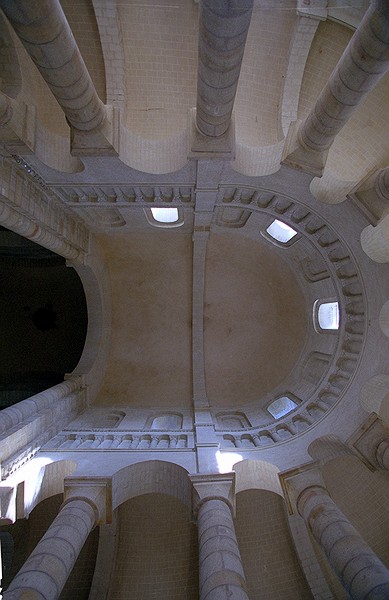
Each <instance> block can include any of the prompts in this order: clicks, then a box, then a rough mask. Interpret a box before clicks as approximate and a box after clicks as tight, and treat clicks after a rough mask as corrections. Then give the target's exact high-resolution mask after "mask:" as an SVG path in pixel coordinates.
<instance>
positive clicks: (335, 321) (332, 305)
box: [317, 302, 339, 329]
mask: <svg viewBox="0 0 389 600" xmlns="http://www.w3.org/2000/svg"><path fill="white" fill-rule="evenodd" d="M317 320H318V322H319V325H320V327H321V328H322V329H339V304H338V302H323V304H320V306H319V310H318V311H317Z"/></svg>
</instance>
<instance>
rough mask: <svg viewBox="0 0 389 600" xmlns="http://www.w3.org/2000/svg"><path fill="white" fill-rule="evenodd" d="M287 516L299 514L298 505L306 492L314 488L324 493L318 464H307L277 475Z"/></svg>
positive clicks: (324, 488)
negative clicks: (286, 507) (287, 512)
mask: <svg viewBox="0 0 389 600" xmlns="http://www.w3.org/2000/svg"><path fill="white" fill-rule="evenodd" d="M279 477H280V482H281V487H282V489H283V492H284V496H285V500H286V503H287V506H288V510H289V514H301V513H300V511H299V505H300V500H301V497H302V495H303V494H304V492H305V491H306V490H312V489H316V488H318V489H319V488H320V489H322V490H323V491H324V492H326V487H325V483H324V480H323V477H322V474H321V472H320V468H319V463H317V462H314V463H308V464H306V465H302V466H301V467H298V468H297V469H291V470H290V471H285V472H284V473H280V474H279Z"/></svg>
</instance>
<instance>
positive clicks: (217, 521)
mask: <svg viewBox="0 0 389 600" xmlns="http://www.w3.org/2000/svg"><path fill="white" fill-rule="evenodd" d="M198 535H199V577H200V600H248V595H247V592H246V580H245V576H244V571H243V566H242V560H241V557H240V552H239V547H238V542H237V539H236V534H235V527H234V522H233V519H232V514H231V508H230V506H229V504H228V501H227V500H226V499H225V498H222V497H220V498H218V497H209V498H205V499H203V500H202V501H201V503H200V506H199V510H198Z"/></svg>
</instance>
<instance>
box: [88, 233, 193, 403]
mask: <svg viewBox="0 0 389 600" xmlns="http://www.w3.org/2000/svg"><path fill="white" fill-rule="evenodd" d="M99 239H100V241H101V244H102V247H103V250H104V252H105V261H106V264H107V266H108V269H109V276H110V280H111V291H112V334H111V348H110V352H109V357H108V364H107V366H106V376H105V379H104V381H103V385H102V388H101V390H100V393H99V395H98V397H97V399H96V404H97V405H98V404H102V405H107V404H109V405H115V406H120V405H122V406H123V405H127V406H128V405H133V406H137V407H138V406H144V407H149V406H156V405H157V406H160V407H167V406H171V405H176V404H177V403H179V405H180V406H182V407H183V408H185V407H190V406H191V402H192V384H191V377H192V371H191V343H192V338H191V322H192V313H191V310H192V304H191V298H192V240H191V235H188V234H181V233H178V234H177V235H169V231H160V230H155V229H154V230H153V231H152V232H151V233H150V234H148V233H144V234H133V235H131V236H128V235H126V234H118V235H114V236H109V235H107V236H103V235H102V236H100V237H99Z"/></svg>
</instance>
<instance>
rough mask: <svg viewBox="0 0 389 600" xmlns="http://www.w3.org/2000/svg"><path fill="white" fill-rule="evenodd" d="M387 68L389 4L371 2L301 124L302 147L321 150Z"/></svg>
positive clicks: (299, 135)
mask: <svg viewBox="0 0 389 600" xmlns="http://www.w3.org/2000/svg"><path fill="white" fill-rule="evenodd" d="M388 67H389V3H388V2H387V0H372V3H371V5H370V8H369V9H368V10H367V12H366V14H365V16H364V18H363V20H362V21H361V23H360V25H359V27H358V29H357V30H356V32H355V34H354V35H353V37H352V38H351V40H350V43H349V44H348V46H347V48H346V50H345V51H344V53H343V55H342V57H341V59H340V61H339V63H338V64H337V66H336V68H335V69H334V71H333V73H332V75H331V77H330V79H329V81H328V83H327V85H326V86H325V87H324V89H323V90H322V92H321V94H320V96H319V98H318V99H317V101H316V104H315V106H314V107H313V109H312V110H311V112H310V114H309V115H308V117H307V118H306V120H305V121H304V122H303V123H302V125H301V127H300V130H299V133H298V137H299V140H300V143H301V144H302V145H303V147H306V148H308V149H310V150H314V151H321V152H322V151H325V150H328V148H329V147H330V146H331V144H332V143H333V141H334V139H335V136H336V135H337V133H339V131H340V130H341V129H342V127H343V126H344V125H345V124H346V122H347V120H348V119H349V117H350V116H351V114H352V113H353V111H354V110H355V109H356V108H357V107H358V105H359V104H361V103H362V101H363V100H364V99H365V97H366V95H367V94H368V93H369V91H370V90H371V89H372V88H373V87H374V86H375V85H376V83H377V82H378V81H379V79H380V78H381V77H382V76H383V75H384V74H385V73H386V71H387V70H388Z"/></svg>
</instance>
